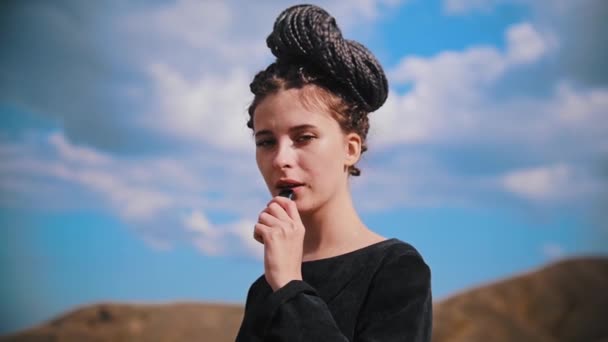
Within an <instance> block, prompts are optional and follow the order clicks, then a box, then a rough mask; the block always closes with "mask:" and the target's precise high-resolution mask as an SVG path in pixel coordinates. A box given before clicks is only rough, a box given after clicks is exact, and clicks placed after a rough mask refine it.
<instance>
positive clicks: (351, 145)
mask: <svg viewBox="0 0 608 342" xmlns="http://www.w3.org/2000/svg"><path fill="white" fill-rule="evenodd" d="M362 144H363V141H362V140H361V136H359V134H357V133H348V134H347V135H346V136H345V148H346V151H345V152H346V155H345V159H344V164H345V166H353V165H355V164H356V163H357V162H358V161H359V158H360V157H361V145H362Z"/></svg>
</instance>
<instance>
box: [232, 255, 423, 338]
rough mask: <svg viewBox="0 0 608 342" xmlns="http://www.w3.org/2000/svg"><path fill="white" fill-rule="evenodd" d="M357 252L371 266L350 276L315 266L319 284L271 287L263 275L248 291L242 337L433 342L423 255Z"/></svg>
mask: <svg viewBox="0 0 608 342" xmlns="http://www.w3.org/2000/svg"><path fill="white" fill-rule="evenodd" d="M387 245H388V243H387ZM358 257H359V259H353V260H352V264H353V265H367V266H360V267H359V268H358V269H357V270H356V271H354V269H353V273H352V275H351V274H350V273H348V274H349V276H350V278H349V277H345V276H344V274H341V273H336V272H335V271H333V272H328V273H323V271H321V269H320V268H315V270H316V271H317V272H315V274H319V273H321V274H323V277H322V278H321V279H323V281H321V282H319V279H320V278H317V279H313V283H314V285H315V286H319V287H318V288H316V287H315V286H313V285H311V284H310V283H309V282H307V281H295V280H294V281H291V282H290V283H288V284H287V285H285V286H284V287H282V288H280V289H279V290H277V291H276V292H272V290H271V289H270V287H269V286H268V284H267V283H266V282H265V280H264V279H263V277H261V278H260V279H259V280H258V281H257V282H255V283H254V284H253V285H252V287H251V289H250V291H249V294H248V296H247V297H248V298H247V304H246V312H245V318H244V320H243V323H242V325H241V329H240V331H239V335H238V337H237V342H243V341H251V342H257V341H265V342H287V341H289V342H291V341H294V342H298V341H321V342H323V341H327V342H344V341H358V342H373V341H386V342H391V341H404V342H405V341H415V342H423V341H430V336H431V319H432V317H431V315H432V312H431V310H432V300H431V287H430V270H429V268H428V266H427V265H426V264H425V263H424V261H423V260H422V258H421V257H420V255H419V254H418V253H417V252H416V251H415V250H413V249H411V248H410V249H407V248H394V249H391V251H389V252H388V253H387V254H385V255H383V256H382V257H378V258H375V257H374V258H371V259H366V258H365V257H362V255H360V254H359V255H358ZM344 260H345V259H344V258H343V259H342V260H341V261H342V263H341V264H340V266H341V269H343V268H344V267H347V265H348V263H344V262H343V261H344ZM370 260H371V262H370ZM373 260H375V261H373ZM336 262H337V261H336ZM317 266H323V267H327V266H328V264H327V263H325V264H323V265H321V264H318V265H317ZM331 275H334V276H335V277H338V278H339V279H341V280H342V281H341V282H336V281H335V278H331ZM305 279H306V277H305ZM329 284H331V285H329ZM330 288H333V289H335V291H331V290H328V289H330ZM319 289H322V290H323V292H320V291H319Z"/></svg>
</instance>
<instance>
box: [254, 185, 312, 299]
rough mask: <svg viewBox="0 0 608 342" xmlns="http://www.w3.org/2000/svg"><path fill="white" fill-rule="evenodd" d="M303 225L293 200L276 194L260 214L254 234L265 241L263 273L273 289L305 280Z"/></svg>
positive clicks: (257, 238) (259, 239)
mask: <svg viewBox="0 0 608 342" xmlns="http://www.w3.org/2000/svg"><path fill="white" fill-rule="evenodd" d="M304 232H305V229H304V225H303V224H302V221H301V219H300V214H299V213H298V209H297V207H296V204H295V202H294V201H292V200H290V199H288V198H285V197H281V196H277V197H274V198H273V199H272V200H271V201H270V203H268V205H267V206H266V208H265V209H264V210H263V211H262V212H261V213H260V216H259V218H258V223H256V225H255V230H254V236H255V238H256V240H258V241H259V242H261V243H263V244H264V275H265V277H266V281H267V282H268V284H269V285H270V287H272V290H273V291H276V290H278V289H280V288H281V287H283V286H285V285H286V284H287V283H289V282H290V281H292V280H302V249H303V244H304Z"/></svg>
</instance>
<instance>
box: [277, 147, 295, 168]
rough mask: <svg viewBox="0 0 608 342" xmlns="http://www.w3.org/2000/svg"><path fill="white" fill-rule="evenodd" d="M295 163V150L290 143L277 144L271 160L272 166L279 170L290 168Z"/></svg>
mask: <svg viewBox="0 0 608 342" xmlns="http://www.w3.org/2000/svg"><path fill="white" fill-rule="evenodd" d="M294 161H295V150H294V148H293V144H292V143H291V141H283V142H279V143H278V145H277V149H276V153H275V155H274V159H273V163H272V164H273V166H274V167H276V168H279V169H283V168H286V167H292V166H293V165H294Z"/></svg>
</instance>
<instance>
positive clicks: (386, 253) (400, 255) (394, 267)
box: [372, 238, 430, 278]
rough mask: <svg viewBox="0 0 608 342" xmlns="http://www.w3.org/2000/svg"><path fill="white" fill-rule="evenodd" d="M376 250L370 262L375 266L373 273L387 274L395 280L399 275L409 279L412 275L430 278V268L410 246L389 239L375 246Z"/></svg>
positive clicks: (416, 250)
mask: <svg viewBox="0 0 608 342" xmlns="http://www.w3.org/2000/svg"><path fill="white" fill-rule="evenodd" d="M376 249H377V251H376V253H373V254H374V256H373V259H374V261H372V263H373V264H375V267H374V268H375V269H376V272H375V273H381V274H388V275H389V276H390V277H395V278H398V277H399V275H403V276H405V277H408V278H409V277H411V276H412V274H423V275H425V277H430V267H429V266H428V264H427V263H426V261H425V260H424V258H423V256H422V254H421V253H420V252H419V251H418V249H417V248H416V247H414V246H413V245H412V244H410V243H408V242H405V241H402V240H400V239H397V238H391V239H387V240H385V241H383V242H382V243H379V244H377V245H376Z"/></svg>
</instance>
